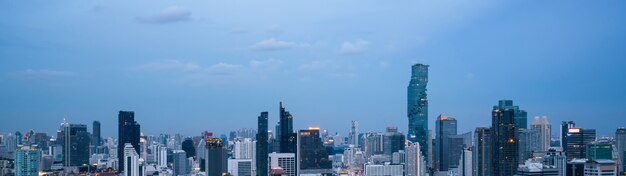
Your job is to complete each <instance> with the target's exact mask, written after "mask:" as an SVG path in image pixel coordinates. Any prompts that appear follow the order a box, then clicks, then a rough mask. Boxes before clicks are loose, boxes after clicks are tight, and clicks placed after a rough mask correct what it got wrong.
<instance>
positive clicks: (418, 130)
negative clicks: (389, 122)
mask: <svg viewBox="0 0 626 176" xmlns="http://www.w3.org/2000/svg"><path fill="white" fill-rule="evenodd" d="M427 83H428V65H424V64H414V65H413V66H412V67H411V81H410V82H409V86H408V87H407V116H408V118H409V127H408V133H407V139H408V140H409V141H411V142H419V143H420V147H421V149H420V151H421V152H422V153H423V154H422V155H423V156H425V157H426V160H427V161H428V157H429V156H428V153H427V151H428V98H427V94H426V84H427Z"/></svg>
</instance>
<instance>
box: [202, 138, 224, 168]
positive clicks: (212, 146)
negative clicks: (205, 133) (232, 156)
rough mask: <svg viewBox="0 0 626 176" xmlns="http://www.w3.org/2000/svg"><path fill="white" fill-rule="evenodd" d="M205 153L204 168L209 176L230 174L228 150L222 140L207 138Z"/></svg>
mask: <svg viewBox="0 0 626 176" xmlns="http://www.w3.org/2000/svg"><path fill="white" fill-rule="evenodd" d="M205 142H206V145H205V147H206V151H205V152H204V155H205V156H204V158H206V162H205V163H204V164H205V166H204V168H205V169H206V173H207V175H208V176H214V175H215V176H219V175H222V174H224V173H228V149H226V148H225V147H224V143H222V139H221V138H212V137H210V138H207V139H206V140H205Z"/></svg>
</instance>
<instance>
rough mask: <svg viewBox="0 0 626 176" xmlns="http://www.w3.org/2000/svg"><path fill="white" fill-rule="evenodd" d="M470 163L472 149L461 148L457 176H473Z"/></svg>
mask: <svg viewBox="0 0 626 176" xmlns="http://www.w3.org/2000/svg"><path fill="white" fill-rule="evenodd" d="M472 162H473V161H472V148H469V147H465V148H463V150H462V152H461V157H460V159H459V164H458V167H457V168H458V170H459V176H472V175H473V174H474V172H473V169H474V168H473V167H472Z"/></svg>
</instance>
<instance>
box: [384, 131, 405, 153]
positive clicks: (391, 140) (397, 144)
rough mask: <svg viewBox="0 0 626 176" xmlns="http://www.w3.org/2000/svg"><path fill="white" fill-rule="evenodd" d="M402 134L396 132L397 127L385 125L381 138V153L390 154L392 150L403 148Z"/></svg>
mask: <svg viewBox="0 0 626 176" xmlns="http://www.w3.org/2000/svg"><path fill="white" fill-rule="evenodd" d="M404 142H405V139H404V134H402V133H400V132H398V127H395V126H390V127H387V132H386V133H385V136H384V138H383V153H384V154H385V155H389V156H391V154H393V153H394V152H398V151H400V150H404V145H405V144H404Z"/></svg>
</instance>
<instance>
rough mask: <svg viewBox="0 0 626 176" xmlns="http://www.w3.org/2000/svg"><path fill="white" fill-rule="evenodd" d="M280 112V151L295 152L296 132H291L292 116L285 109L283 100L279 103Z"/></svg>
mask: <svg viewBox="0 0 626 176" xmlns="http://www.w3.org/2000/svg"><path fill="white" fill-rule="evenodd" d="M279 106H280V108H279V113H280V134H279V137H280V153H296V134H295V133H294V132H293V116H292V115H291V113H289V111H285V108H284V107H283V102H280V104H279Z"/></svg>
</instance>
